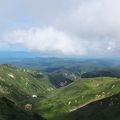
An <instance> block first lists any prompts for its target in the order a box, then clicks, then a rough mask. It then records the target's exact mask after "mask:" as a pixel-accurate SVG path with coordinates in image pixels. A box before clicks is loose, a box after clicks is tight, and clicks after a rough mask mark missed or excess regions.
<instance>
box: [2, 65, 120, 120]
mask: <svg viewBox="0 0 120 120" xmlns="http://www.w3.org/2000/svg"><path fill="white" fill-rule="evenodd" d="M109 70H110V69H109ZM96 72H97V71H96ZM88 73H89V72H86V73H84V72H81V71H79V70H78V69H75V68H74V69H70V68H64V69H63V68H62V69H56V70H54V71H51V72H41V71H39V70H37V71H35V70H32V69H24V68H17V67H13V66H11V65H7V64H4V65H0V94H1V98H0V100H1V101H2V102H5V104H6V100H7V101H8V103H11V104H12V106H14V107H12V108H13V109H12V108H11V110H10V111H13V113H14V112H15V111H16V112H17V111H18V110H22V111H23V112H25V114H28V116H29V115H30V116H31V115H34V113H35V116H37V118H40V116H41V115H42V116H43V117H44V118H46V119H47V120H63V119H64V117H65V116H67V115H68V116H67V117H68V118H69V115H70V116H72V115H73V116H72V117H73V118H74V113H75V114H76V110H77V111H78V110H79V109H80V108H81V109H82V108H84V106H86V105H87V104H92V103H95V101H99V100H102V99H105V98H106V99H107V98H109V97H110V96H113V95H114V94H117V93H119V92H120V78H119V77H116V76H111V74H107V75H109V76H111V77H104V75H103V77H99V76H98V77H97V76H96V77H93V78H81V74H82V75H83V74H88ZM108 73H112V75H116V74H117V75H118V74H119V72H116V71H111V72H108ZM3 98H4V99H3ZM108 100H109V99H108ZM2 105H3V108H5V109H6V110H8V111H9V109H10V108H8V107H9V106H6V107H5V106H4V103H3V104H2ZM7 105H8V104H7ZM26 106H27V107H28V108H27V109H28V110H27V112H26V111H25V109H26ZM103 107H104V106H103ZM104 108H105V107H104ZM14 109H15V110H14ZM81 109H80V110H81ZM8 111H7V112H8ZM10 113H11V112H10ZM0 114H1V116H2V113H1V112H0ZM15 114H16V115H17V113H15ZM20 114H21V113H19V115H20ZM80 115H81V112H80ZM78 116H79V115H78ZM72 117H71V118H72ZM28 118H29V117H28ZM31 118H32V117H31ZM77 119H78V118H76V119H75V120H77ZM3 120H4V119H3ZM5 120H7V118H6V119H5ZM25 120H27V119H25ZM38 120H39V119H38ZM71 120H74V119H71ZM78 120H79V119H78ZM83 120H84V119H83ZM85 120H87V118H86V119H85ZM91 120H94V119H92V118H91ZM103 120H104V119H103Z"/></svg>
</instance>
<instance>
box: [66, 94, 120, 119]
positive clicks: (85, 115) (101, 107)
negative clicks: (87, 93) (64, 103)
mask: <svg viewBox="0 0 120 120" xmlns="http://www.w3.org/2000/svg"><path fill="white" fill-rule="evenodd" d="M64 120H120V93H119V94H116V95H113V96H112V97H108V98H105V99H102V100H99V101H95V102H92V103H90V104H88V105H86V106H84V107H82V108H80V109H77V110H75V111H73V112H71V113H69V114H68V115H67V116H65V118H64Z"/></svg>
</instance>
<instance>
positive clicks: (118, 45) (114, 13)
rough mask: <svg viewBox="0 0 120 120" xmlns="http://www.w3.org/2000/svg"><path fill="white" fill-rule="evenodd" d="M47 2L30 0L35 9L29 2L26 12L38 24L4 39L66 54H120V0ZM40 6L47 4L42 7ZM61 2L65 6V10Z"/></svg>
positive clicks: (33, 48)
mask: <svg viewBox="0 0 120 120" xmlns="http://www.w3.org/2000/svg"><path fill="white" fill-rule="evenodd" d="M22 2H23V1H22ZM25 2H26V3H27V0H25ZM36 3H39V4H38V5H37V4H36ZM47 3H49V1H48V0H46V1H45V2H43V3H42V1H41V0H40V1H39V2H38V1H37V0H35V3H34V2H32V3H31V2H30V7H31V5H32V4H33V8H34V9H30V7H29V6H28V5H27V6H26V9H27V13H26V14H27V15H28V16H29V15H30V16H29V17H31V19H32V21H33V23H34V24H33V25H32V27H29V28H28V29H19V28H17V29H14V30H11V31H8V32H5V33H4V34H3V35H2V42H3V41H4V42H6V43H9V44H10V45H17V44H20V45H21V46H24V47H25V48H27V49H28V50H31V51H40V52H41V51H42V52H53V53H61V54H65V55H105V56H106V55H114V54H116V55H119V54H120V7H119V5H120V1H119V0H91V1H89V0H75V1H74V2H73V1H72V0H69V1H68V0H67V1H66V2H65V1H63V0H62V1H61V2H59V4H58V3H57V2H55V1H54V0H52V3H53V4H50V5H48V4H47ZM39 5H41V6H42V5H43V7H41V8H40V9H39ZM59 5H60V6H62V5H63V6H62V8H61V9H60V7H59ZM66 5H67V6H66ZM35 6H36V8H35ZM47 6H49V7H48V9H47ZM41 9H42V10H44V11H42V12H41ZM31 10H32V11H31ZM30 11H31V12H30ZM32 17H33V18H32Z"/></svg>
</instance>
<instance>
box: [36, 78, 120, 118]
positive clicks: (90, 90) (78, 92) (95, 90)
mask: <svg viewBox="0 0 120 120" xmlns="http://www.w3.org/2000/svg"><path fill="white" fill-rule="evenodd" d="M119 88H120V79H119V78H111V77H100V78H88V79H81V80H78V81H75V82H73V83H72V84H70V85H68V86H66V87H63V88H61V89H59V90H56V91H53V93H52V94H51V95H48V96H47V98H46V99H44V100H42V101H39V102H38V103H37V104H36V107H35V110H36V111H37V112H38V113H39V112H40V113H42V114H43V116H45V117H46V118H48V119H50V120H61V116H62V115H64V114H66V113H67V112H69V111H70V110H71V109H73V108H76V107H78V106H81V105H83V104H85V103H88V102H92V101H95V100H99V99H103V98H105V97H108V96H112V95H113V94H116V93H118V92H120V89H119Z"/></svg>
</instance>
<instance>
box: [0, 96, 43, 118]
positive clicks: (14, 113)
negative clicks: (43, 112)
mask: <svg viewBox="0 0 120 120" xmlns="http://www.w3.org/2000/svg"><path fill="white" fill-rule="evenodd" d="M0 120H45V119H44V118H42V117H41V116H40V115H37V114H33V113H29V112H27V111H25V110H22V109H21V108H19V107H18V106H16V104H15V103H14V102H13V101H11V100H9V99H8V98H6V97H3V96H1V95H0Z"/></svg>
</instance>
